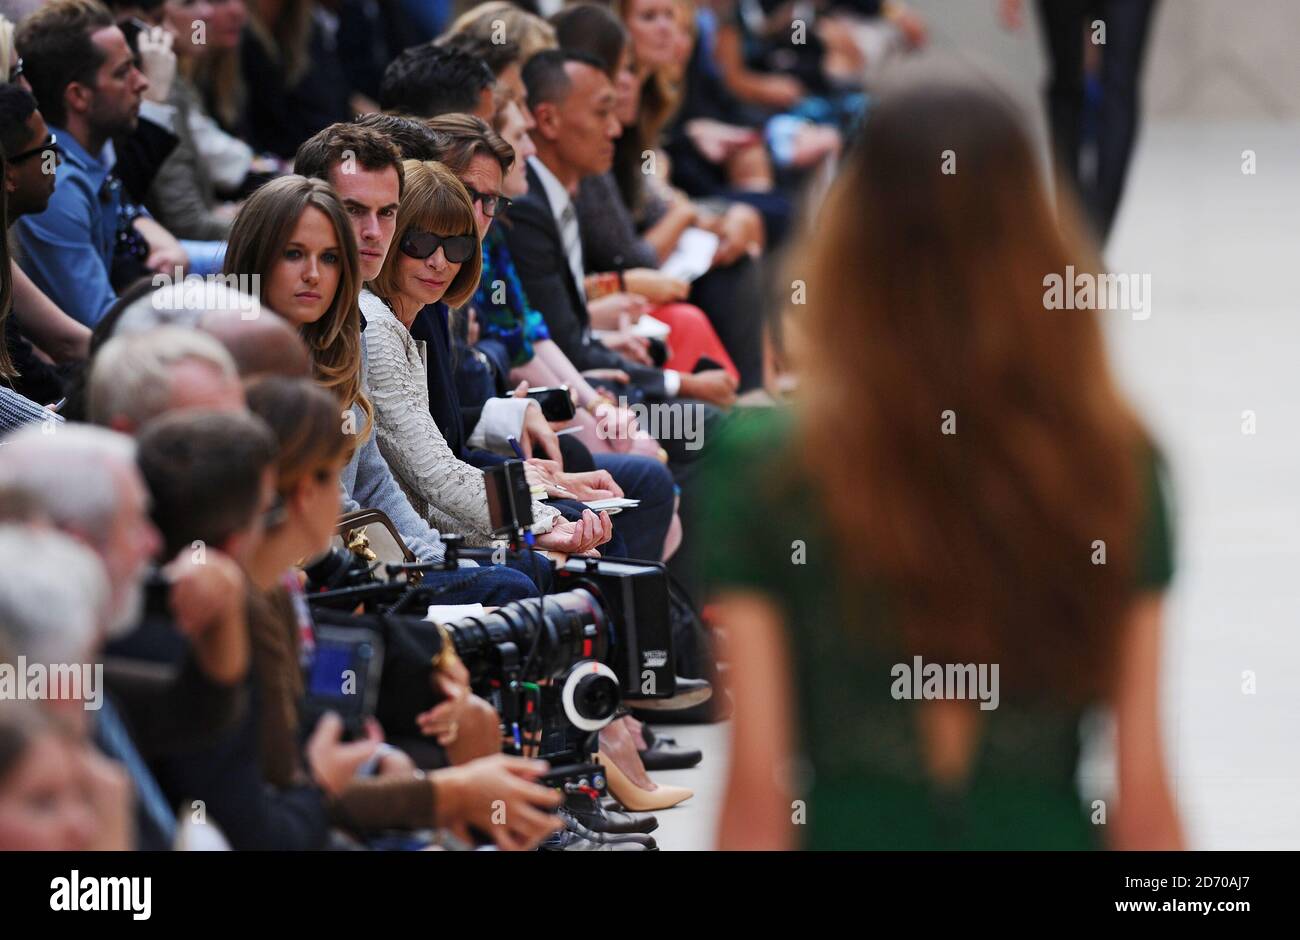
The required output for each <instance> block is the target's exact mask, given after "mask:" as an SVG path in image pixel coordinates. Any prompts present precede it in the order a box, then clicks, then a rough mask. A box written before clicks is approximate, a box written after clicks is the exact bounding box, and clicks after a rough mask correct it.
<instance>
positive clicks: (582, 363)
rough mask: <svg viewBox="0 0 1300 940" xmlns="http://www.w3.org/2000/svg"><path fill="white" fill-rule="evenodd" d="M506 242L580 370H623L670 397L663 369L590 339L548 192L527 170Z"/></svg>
mask: <svg viewBox="0 0 1300 940" xmlns="http://www.w3.org/2000/svg"><path fill="white" fill-rule="evenodd" d="M505 233H506V243H507V244H508V245H509V246H510V255H511V257H512V258H513V259H514V262H515V268H516V269H517V270H518V272H519V280H520V281H521V282H522V284H523V286H524V293H525V294H526V295H527V296H528V302H529V303H530V304H532V305H533V306H534V307H536V308H537V309H538V310H539V311H540V312H541V314H542V318H543V319H544V320H545V321H546V328H547V330H548V331H550V334H551V339H553V340H555V343H556V345H557V346H559V347H560V348H561V349H562V350H564V354H565V355H566V356H568V357H569V358H570V359H571V360H572V361H573V364H574V365H575V366H577V367H578V368H579V369H622V370H623V371H624V372H626V373H627V374H628V375H629V376H630V377H631V379H632V383H633V384H634V385H636V386H637V387H638V388H640V389H641V390H642V391H644V392H645V394H646V395H647V396H649V397H652V398H663V397H665V390H664V374H663V371H662V370H661V369H655V368H651V367H650V366H643V365H641V364H639V363H635V362H632V361H631V360H629V359H626V358H625V357H623V356H620V355H619V354H618V353H616V352H614V351H613V350H612V349H609V348H607V347H606V346H604V345H602V344H601V343H600V342H599V341H597V340H595V339H592V337H591V319H590V317H589V316H588V314H587V306H586V304H585V303H583V300H582V294H581V293H579V291H578V285H577V284H575V283H574V281H573V273H572V272H571V271H570V270H569V258H568V255H566V254H565V253H564V242H563V240H562V239H561V238H560V228H559V226H558V225H557V224H556V221H555V216H553V215H552V214H551V203H550V201H549V200H548V199H547V198H546V190H545V189H544V188H543V187H542V181H541V180H540V179H539V178H538V176H537V173H536V172H534V170H533V168H532V167H531V166H530V167H528V194H527V195H526V196H523V197H521V198H519V199H516V200H515V202H514V203H513V204H512V205H511V207H510V219H509V222H508V223H507V224H506V225H505Z"/></svg>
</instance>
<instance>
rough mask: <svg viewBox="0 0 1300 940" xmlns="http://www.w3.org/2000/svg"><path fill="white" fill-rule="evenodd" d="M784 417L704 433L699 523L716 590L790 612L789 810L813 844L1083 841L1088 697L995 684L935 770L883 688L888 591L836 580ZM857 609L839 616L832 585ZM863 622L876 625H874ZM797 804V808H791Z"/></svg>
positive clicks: (760, 415) (908, 707) (1164, 527)
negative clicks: (965, 753) (965, 754)
mask: <svg viewBox="0 0 1300 940" xmlns="http://www.w3.org/2000/svg"><path fill="white" fill-rule="evenodd" d="M791 431H792V422H791V419H790V415H789V414H788V413H787V412H784V411H781V410H777V409H762V410H754V411H752V412H750V413H746V412H739V413H737V414H736V415H734V416H733V417H732V419H731V420H730V421H729V422H728V425H727V427H726V428H725V429H723V430H722V431H721V432H720V434H719V437H718V438H717V439H715V440H714V441H712V442H710V451H711V453H710V455H709V457H708V459H707V460H706V461H705V466H704V468H703V474H704V476H703V480H702V499H701V501H700V502H701V506H700V509H699V510H698V514H697V516H696V522H697V525H698V531H697V532H695V533H694V537H695V538H696V539H697V540H698V541H697V543H696V544H697V545H699V546H701V548H700V549H699V550H700V552H701V555H702V563H703V569H704V575H705V578H706V580H707V581H708V583H709V585H710V587H711V588H712V589H715V590H717V589H725V588H740V589H747V590H753V591H757V592H760V593H762V594H764V595H766V596H767V597H768V598H769V599H770V600H772V601H773V602H774V603H775V604H776V605H777V606H778V608H779V609H780V611H781V612H782V614H783V617H784V619H785V623H786V630H787V647H788V650H789V655H790V666H791V670H792V675H793V680H794V688H795V696H796V702H797V708H798V715H797V719H796V722H795V727H796V733H797V735H798V745H797V746H798V750H799V752H800V755H801V757H800V759H799V761H798V763H797V765H796V768H795V769H796V770H797V771H798V772H797V773H796V781H797V786H798V789H799V793H798V796H799V798H800V799H801V800H802V801H803V803H802V806H798V805H796V806H795V807H794V808H793V809H792V818H795V819H796V822H800V823H802V825H798V826H796V833H797V834H798V835H799V836H800V837H801V839H802V843H803V846H804V847H805V848H809V849H1086V848H1096V847H1099V845H1100V842H1101V832H1102V827H1101V826H1099V825H1094V824H1093V823H1091V822H1090V819H1089V816H1090V811H1091V807H1085V806H1084V805H1083V804H1082V802H1081V799H1080V797H1079V794H1078V789H1077V786H1076V779H1075V775H1076V771H1077V769H1078V762H1079V750H1080V720H1081V718H1082V717H1083V714H1084V709H1082V708H1079V707H1077V706H1074V707H1069V706H1065V705H1054V704H1052V703H1050V702H1048V703H1043V702H1035V703H1033V704H1029V705H1026V704H1017V703H1015V702H1009V701H1007V700H1006V698H1005V697H1003V699H1002V701H1001V702H1000V703H999V705H998V707H997V708H995V709H993V710H990V711H982V712H980V716H981V721H980V724H979V731H978V735H979V739H978V743H977V744H976V746H975V752H974V759H973V761H972V763H971V765H970V769H969V772H968V773H967V774H966V775H965V777H964V780H963V782H962V783H961V785H960V786H958V787H952V786H950V787H943V786H940V785H938V784H936V783H934V782H933V781H932V779H931V778H930V776H929V774H928V773H927V770H926V768H925V764H924V757H923V753H922V751H921V741H920V738H919V736H918V735H917V733H916V724H915V720H916V703H915V702H912V701H907V700H896V699H895V698H894V697H893V695H892V694H891V686H892V679H891V678H890V677H891V669H892V668H893V666H894V665H895V664H897V663H900V662H907V663H910V662H911V658H910V657H904V656H903V654H902V652H901V650H899V649H898V648H897V647H892V651H891V641H888V640H884V641H882V640H881V639H880V636H881V635H883V634H884V633H885V631H883V630H877V631H871V630H870V629H869V627H868V629H862V628H861V627H862V625H864V624H865V625H869V624H870V623H871V622H873V621H874V622H876V623H877V624H880V623H883V622H884V620H883V618H884V617H886V616H887V614H886V613H885V602H886V600H887V599H886V598H884V597H883V596H881V594H880V592H878V591H871V590H870V589H868V588H865V587H862V586H857V587H856V589H855V591H854V592H853V593H852V594H851V595H850V594H848V593H846V592H845V591H844V586H843V585H842V584H840V583H837V582H838V580H839V579H838V577H837V575H836V574H835V572H836V570H837V566H836V565H835V563H834V559H833V558H832V557H831V544H832V543H831V540H830V538H829V536H828V534H827V532H826V531H825V529H824V527H823V526H822V525H821V524H820V523H819V521H818V518H817V513H816V512H815V511H814V509H813V507H812V501H811V499H810V498H809V496H808V489H807V487H799V486H795V487H793V488H792V487H790V486H789V485H786V486H782V487H780V488H779V490H780V494H781V495H780V496H778V495H776V493H775V492H774V491H775V490H776V489H777V487H775V486H774V485H773V481H774V480H775V479H777V478H778V477H777V474H778V473H780V474H782V475H783V476H782V477H781V478H782V479H787V480H788V479H789V477H788V474H789V472H790V471H789V469H788V468H789V467H790V466H791V463H792V462H791V461H790V460H789V459H788V450H787V446H788V441H789V440H790V437H791ZM1147 464H1148V467H1149V473H1148V493H1149V496H1148V498H1147V512H1146V518H1145V521H1144V531H1143V534H1142V542H1141V556H1140V565H1139V567H1140V581H1141V585H1140V586H1141V587H1142V588H1144V589H1149V590H1159V589H1160V588H1163V587H1164V586H1165V585H1167V584H1168V582H1169V580H1170V577H1171V576H1172V559H1171V552H1170V537H1169V530H1168V519H1167V512H1166V508H1165V503H1164V500H1163V498H1162V496H1161V490H1160V485H1159V482H1158V467H1157V461H1156V460H1155V458H1154V457H1153V458H1152V459H1150V460H1148V461H1147ZM849 596H851V597H852V599H853V601H852V609H853V610H854V611H855V612H856V613H855V616H854V619H855V620H856V621H858V623H856V624H855V625H854V626H853V627H848V626H846V625H845V623H844V618H843V617H842V616H841V614H840V611H842V610H844V609H847V608H846V607H845V606H842V605H841V604H840V603H839V601H838V600H837V598H844V597H849ZM868 637H871V639H868ZM795 814H801V816H802V818H798V817H797V816H796V815H795Z"/></svg>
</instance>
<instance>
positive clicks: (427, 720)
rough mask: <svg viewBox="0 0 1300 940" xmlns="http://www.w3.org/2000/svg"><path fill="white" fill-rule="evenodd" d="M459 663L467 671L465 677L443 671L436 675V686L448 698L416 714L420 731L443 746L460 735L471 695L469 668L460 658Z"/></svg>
mask: <svg viewBox="0 0 1300 940" xmlns="http://www.w3.org/2000/svg"><path fill="white" fill-rule="evenodd" d="M457 663H458V664H459V665H460V668H461V670H462V671H464V672H465V677H464V679H463V680H462V679H458V678H456V677H455V676H452V675H448V674H446V673H441V672H440V673H438V674H437V675H436V676H434V680H433V684H434V687H435V688H437V689H438V691H440V692H442V694H443V695H444V696H446V698H445V699H444V700H443V701H441V702H439V703H438V704H437V705H435V706H433V708H431V709H429V710H428V711H427V712H421V713H420V714H418V715H416V716H415V723H416V725H417V726H418V727H419V729H420V733H421V734H424V735H427V736H430V737H432V738H434V739H435V740H436V741H437V742H438V743H439V744H440V745H442V746H443V747H447V746H449V745H451V744H454V743H455V742H456V738H457V737H458V736H459V735H460V723H461V719H462V718H464V717H465V708H466V705H467V704H468V702H469V697H470V691H469V674H468V670H465V666H464V664H463V663H460V662H459V660H457Z"/></svg>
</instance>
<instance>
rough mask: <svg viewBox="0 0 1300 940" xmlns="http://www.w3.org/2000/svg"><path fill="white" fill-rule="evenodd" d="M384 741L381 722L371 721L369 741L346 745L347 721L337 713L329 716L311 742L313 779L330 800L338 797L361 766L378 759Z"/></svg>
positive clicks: (318, 724) (368, 723) (309, 763)
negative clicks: (376, 753) (375, 755)
mask: <svg viewBox="0 0 1300 940" xmlns="http://www.w3.org/2000/svg"><path fill="white" fill-rule="evenodd" d="M383 740H384V732H383V731H382V730H381V729H380V727H379V722H377V721H375V719H373V718H369V719H367V720H366V738H365V740H364V741H348V742H345V741H344V740H343V719H342V718H340V717H339V716H338V715H337V714H336V713H334V712H326V713H325V714H324V715H321V718H320V721H318V722H316V730H315V731H313V732H312V733H311V737H310V738H308V739H307V748H306V751H307V766H308V767H310V768H311V776H312V779H313V780H314V781H316V785H317V786H318V787H320V788H321V789H322V790H323V791H325V794H326V795H327V796H331V797H333V796H338V795H339V794H340V793H342V792H343V788H344V787H346V786H347V785H348V781H350V780H351V779H352V778H353V777H355V776H356V773H357V770H358V769H359V768H360V767H361V765H362V764H364V763H365V762H366V761H368V760H370V758H371V757H373V756H374V753H375V751H376V750H377V749H378V747H379V745H380V744H381V743H382V742H383Z"/></svg>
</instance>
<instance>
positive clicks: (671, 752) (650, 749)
mask: <svg viewBox="0 0 1300 940" xmlns="http://www.w3.org/2000/svg"><path fill="white" fill-rule="evenodd" d="M641 736H642V737H643V738H645V743H646V745H647V747H646V749H645V750H644V751H637V753H638V754H640V755H641V763H642V764H644V765H645V769H646V770H686V769H687V768H688V767H694V766H695V765H696V764H698V763H699V762H700V761H701V760H703V759H704V754H703V752H702V751H699V750H697V749H696V748H691V747H679V746H678V744H677V741H676V739H674V738H663V737H660V736H659V735H657V734H655V733H654V732H653V731H651V730H650V726H649V725H642V726H641Z"/></svg>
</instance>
